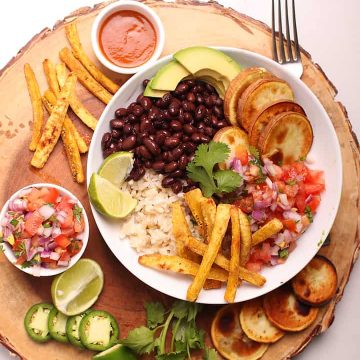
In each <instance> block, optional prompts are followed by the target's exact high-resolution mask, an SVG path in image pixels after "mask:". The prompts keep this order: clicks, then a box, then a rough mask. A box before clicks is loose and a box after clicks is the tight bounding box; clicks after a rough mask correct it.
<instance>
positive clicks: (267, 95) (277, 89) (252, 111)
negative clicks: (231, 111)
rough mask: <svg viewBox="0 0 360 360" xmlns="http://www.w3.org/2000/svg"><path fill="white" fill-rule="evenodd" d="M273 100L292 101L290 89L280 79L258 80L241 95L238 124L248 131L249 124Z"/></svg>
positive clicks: (292, 95)
mask: <svg viewBox="0 0 360 360" xmlns="http://www.w3.org/2000/svg"><path fill="white" fill-rule="evenodd" d="M275 100H290V101H294V93H293V91H292V90H291V87H290V86H289V85H288V84H287V83H286V82H285V81H283V80H280V79H275V78H272V79H260V80H257V81H255V82H254V83H252V84H251V85H250V86H249V87H248V88H247V89H246V90H245V91H244V92H243V94H242V95H241V97H240V99H239V103H238V112H237V115H238V122H239V123H241V126H242V127H243V128H244V129H245V130H247V131H249V127H250V124H251V123H252V121H253V119H254V117H255V116H256V114H257V113H258V111H259V110H260V109H262V108H263V107H264V106H265V105H267V104H270V103H271V102H273V101H275Z"/></svg>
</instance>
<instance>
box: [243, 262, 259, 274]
mask: <svg viewBox="0 0 360 360" xmlns="http://www.w3.org/2000/svg"><path fill="white" fill-rule="evenodd" d="M245 267H246V268H247V269H248V270H249V271H254V272H260V271H261V268H262V262H261V261H248V262H247V263H246V265H245Z"/></svg>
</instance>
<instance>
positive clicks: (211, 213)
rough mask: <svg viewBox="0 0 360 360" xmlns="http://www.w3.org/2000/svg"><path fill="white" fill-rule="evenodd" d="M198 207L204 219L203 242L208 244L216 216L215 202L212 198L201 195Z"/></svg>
mask: <svg viewBox="0 0 360 360" xmlns="http://www.w3.org/2000/svg"><path fill="white" fill-rule="evenodd" d="M200 208H201V213H202V216H203V219H204V232H205V242H206V243H207V244H208V243H209V239H210V235H211V232H212V230H213V227H214V222H215V216H216V204H215V201H214V199H212V198H206V197H202V198H201V199H200Z"/></svg>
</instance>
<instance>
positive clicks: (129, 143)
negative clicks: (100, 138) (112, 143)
mask: <svg viewBox="0 0 360 360" xmlns="http://www.w3.org/2000/svg"><path fill="white" fill-rule="evenodd" d="M135 145H136V136H135V135H130V136H128V137H127V138H125V139H124V140H123V143H122V148H123V150H125V151H129V150H132V149H133V148H134V146H135Z"/></svg>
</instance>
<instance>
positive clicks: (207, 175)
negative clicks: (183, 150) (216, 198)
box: [186, 141, 242, 197]
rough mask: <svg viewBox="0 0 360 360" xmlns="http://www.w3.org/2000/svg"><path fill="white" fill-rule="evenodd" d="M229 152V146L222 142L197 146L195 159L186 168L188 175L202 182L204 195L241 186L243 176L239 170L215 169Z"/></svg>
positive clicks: (227, 191) (226, 191) (230, 190)
mask: <svg viewBox="0 0 360 360" xmlns="http://www.w3.org/2000/svg"><path fill="white" fill-rule="evenodd" d="M229 154H230V148H229V146H228V145H226V144H224V143H221V142H214V141H211V142H210V143H209V144H201V145H199V146H198V147H197V149H196V151H195V156H194V159H193V160H192V161H191V162H190V163H189V164H188V165H187V167H186V170H187V172H188V177H189V178H190V179H191V180H193V181H196V182H198V183H199V184H200V188H201V190H202V192H203V194H204V196H206V197H210V196H212V195H213V194H221V193H224V192H225V193H229V192H232V191H234V190H235V189H236V188H237V187H240V185H241V183H242V177H241V176H240V174H238V173H237V172H235V171H233V170H216V171H214V167H215V165H217V164H219V163H222V162H224V161H225V160H226V159H227V158H228V157H229Z"/></svg>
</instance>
